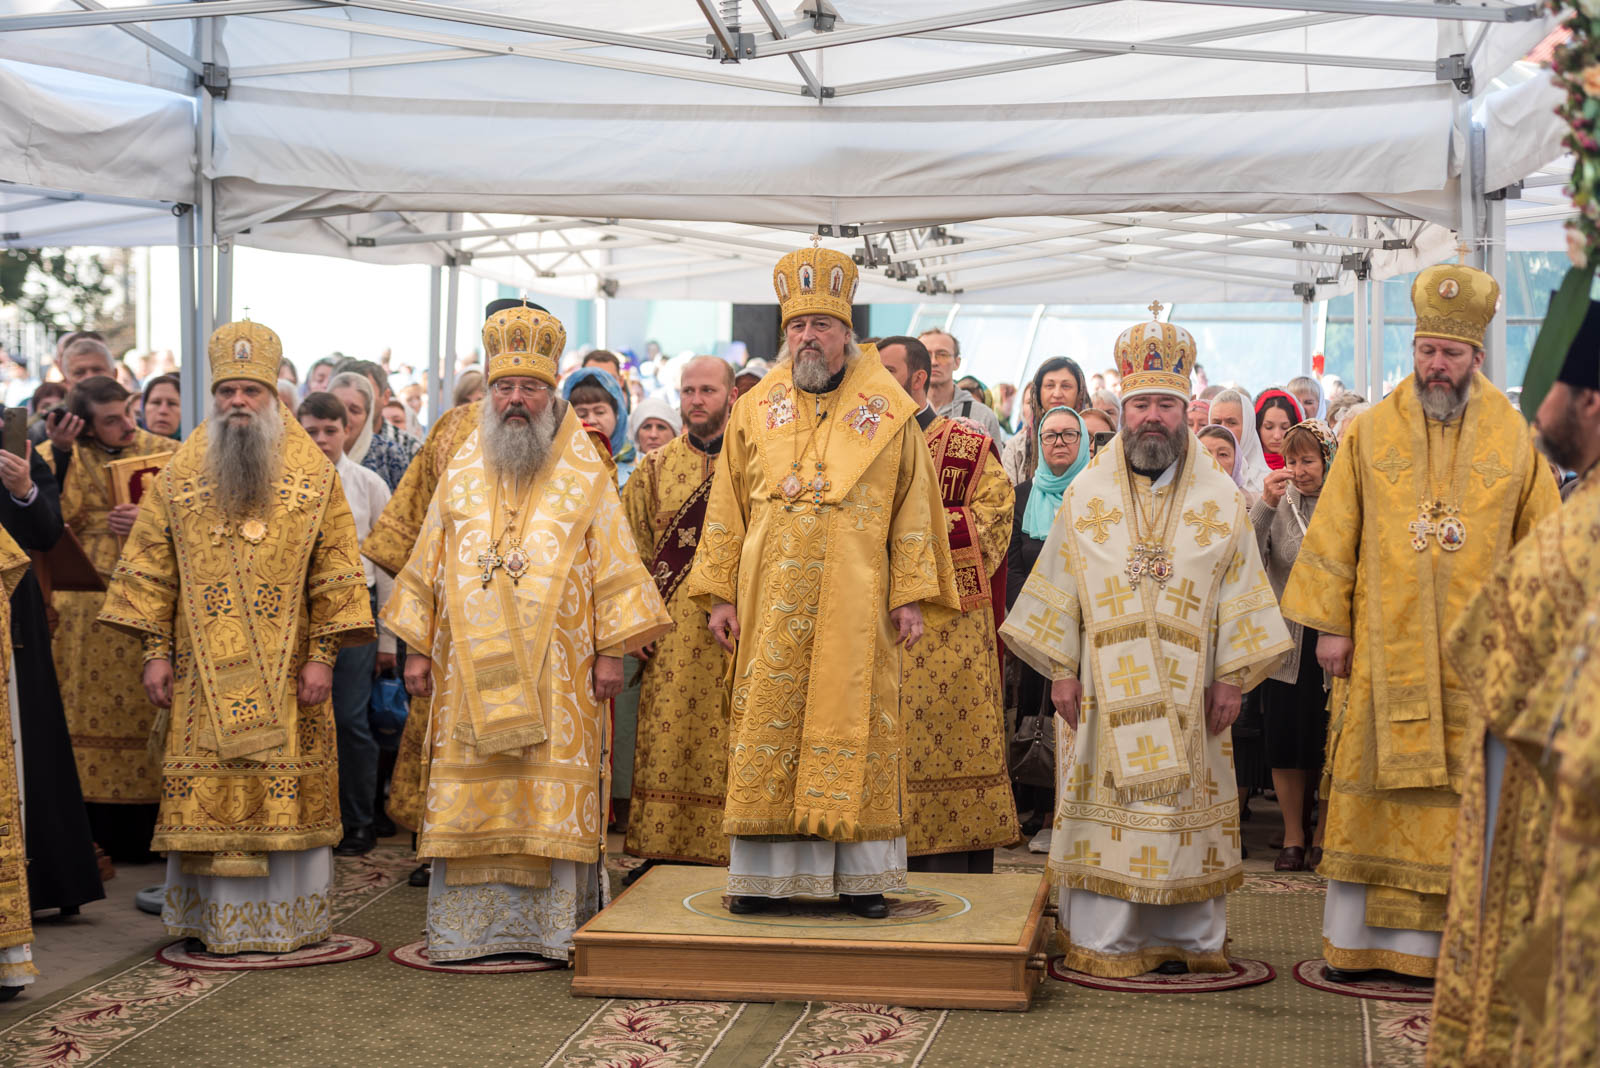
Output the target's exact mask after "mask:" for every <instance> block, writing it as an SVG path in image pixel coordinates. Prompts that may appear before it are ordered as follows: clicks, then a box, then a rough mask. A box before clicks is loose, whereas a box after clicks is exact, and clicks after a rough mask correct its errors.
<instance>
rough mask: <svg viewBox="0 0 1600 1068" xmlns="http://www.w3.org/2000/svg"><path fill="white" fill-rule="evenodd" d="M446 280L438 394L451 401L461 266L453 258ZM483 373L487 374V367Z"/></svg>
mask: <svg viewBox="0 0 1600 1068" xmlns="http://www.w3.org/2000/svg"><path fill="white" fill-rule="evenodd" d="M447 278H448V280H449V284H448V285H447V286H446V287H445V294H446V295H445V305H444V367H443V372H444V373H443V374H442V375H440V385H439V392H440V393H441V394H442V395H443V396H444V397H445V398H446V399H447V400H453V399H454V394H455V389H456V319H457V318H458V313H459V312H460V304H461V265H460V264H459V263H457V262H456V259H455V257H454V256H452V257H451V258H450V266H449V268H448V271H447ZM484 371H485V373H487V371H488V366H487V365H485V367H484Z"/></svg>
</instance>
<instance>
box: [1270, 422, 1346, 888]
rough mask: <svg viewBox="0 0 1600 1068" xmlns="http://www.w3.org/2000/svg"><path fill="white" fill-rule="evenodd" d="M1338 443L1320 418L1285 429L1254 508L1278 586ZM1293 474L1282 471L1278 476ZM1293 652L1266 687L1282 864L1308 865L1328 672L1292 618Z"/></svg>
mask: <svg viewBox="0 0 1600 1068" xmlns="http://www.w3.org/2000/svg"><path fill="white" fill-rule="evenodd" d="M1335 448H1336V445H1335V442H1334V437H1333V431H1331V430H1329V429H1328V428H1327V426H1326V425H1325V424H1324V423H1322V422H1321V421H1320V420H1316V419H1313V420H1310V421H1308V422H1304V423H1297V424H1296V425H1295V426H1293V427H1291V428H1290V429H1289V431H1288V432H1287V433H1286V434H1285V435H1284V437H1283V444H1282V456H1283V460H1284V468H1283V471H1279V472H1274V477H1272V478H1269V479H1268V480H1267V482H1266V485H1265V487H1264V488H1263V489H1262V492H1261V499H1260V500H1259V501H1257V502H1256V503H1255V506H1254V507H1252V508H1251V509H1250V523H1251V525H1252V526H1254V527H1255V532H1256V541H1257V543H1258V544H1259V545H1260V548H1261V562H1262V563H1263V564H1265V565H1266V568H1267V580H1268V581H1269V582H1271V583H1272V592H1273V593H1274V594H1275V595H1277V596H1278V597H1280V598H1281V597H1282V596H1283V588H1284V586H1285V585H1286V584H1287V583H1288V581H1289V572H1290V571H1292V570H1294V561H1295V557H1296V556H1298V555H1299V553H1300V541H1301V539H1302V538H1304V537H1305V533H1306V528H1307V527H1308V526H1310V524H1311V515H1312V513H1313V512H1314V511H1315V510H1316V507H1317V496H1318V495H1319V494H1320V493H1321V492H1322V483H1323V480H1324V479H1326V478H1327V476H1328V467H1329V465H1330V464H1331V463H1332V462H1333V453H1334V450H1335ZM1285 475H1286V476H1287V477H1279V476H1285ZM1289 635H1290V637H1291V638H1293V639H1294V642H1295V652H1294V655H1293V656H1291V657H1289V658H1287V659H1286V660H1285V661H1284V662H1283V664H1282V665H1280V666H1279V668H1278V670H1277V671H1276V672H1274V673H1273V674H1272V675H1271V676H1270V677H1269V678H1268V679H1267V681H1266V682H1264V683H1262V684H1261V688H1260V690H1259V694H1260V700H1261V717H1262V723H1263V729H1264V731H1265V738H1266V756H1267V762H1268V764H1270V765H1271V767H1272V786H1273V789H1274V790H1276V791H1277V794H1278V805H1279V807H1280V808H1282V810H1283V851H1282V852H1280V853H1279V854H1278V860H1277V863H1276V864H1275V865H1274V867H1275V868H1276V869H1277V870H1278V871H1303V870H1305V869H1306V868H1313V867H1315V866H1316V864H1317V862H1318V861H1319V860H1320V859H1321V857H1320V855H1319V851H1318V850H1315V849H1312V850H1310V851H1309V852H1308V848H1307V846H1308V842H1307V830H1308V828H1309V827H1310V824H1311V804H1312V799H1313V797H1314V796H1315V792H1316V784H1317V780H1318V779H1319V778H1320V777H1321V774H1322V758H1323V750H1324V746H1325V745H1326V742H1327V736H1328V702H1327V695H1326V693H1325V692H1324V690H1325V682H1326V678H1325V676H1324V675H1323V672H1322V668H1321V666H1319V665H1318V663H1317V632H1316V631H1314V630H1312V629H1311V628H1310V627H1302V626H1301V625H1300V624H1298V623H1290V624H1289Z"/></svg>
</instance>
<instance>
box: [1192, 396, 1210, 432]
mask: <svg viewBox="0 0 1600 1068" xmlns="http://www.w3.org/2000/svg"><path fill="white" fill-rule="evenodd" d="M1209 422H1211V402H1210V401H1208V400H1204V399H1202V398H1200V397H1196V398H1195V399H1194V400H1192V401H1190V402H1189V429H1190V430H1192V431H1194V432H1195V433H1196V434H1198V433H1200V428H1201V427H1203V426H1205V425H1206V424H1207V423H1209Z"/></svg>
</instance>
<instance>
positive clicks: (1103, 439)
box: [1093, 430, 1117, 452]
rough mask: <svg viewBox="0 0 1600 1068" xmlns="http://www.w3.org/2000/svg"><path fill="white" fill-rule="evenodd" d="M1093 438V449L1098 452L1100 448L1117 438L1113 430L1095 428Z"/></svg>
mask: <svg viewBox="0 0 1600 1068" xmlns="http://www.w3.org/2000/svg"><path fill="white" fill-rule="evenodd" d="M1093 440H1094V451H1095V452H1099V451H1100V450H1101V449H1103V448H1105V447H1106V446H1107V445H1110V444H1111V443H1112V442H1113V441H1115V440H1117V432H1116V431H1115V430H1096V431H1095V432H1094V439H1093Z"/></svg>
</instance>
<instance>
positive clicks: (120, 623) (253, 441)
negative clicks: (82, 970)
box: [100, 321, 373, 953]
mask: <svg viewBox="0 0 1600 1068" xmlns="http://www.w3.org/2000/svg"><path fill="white" fill-rule="evenodd" d="M208 349H209V356H210V360H211V381H212V387H211V390H212V397H213V410H212V414H211V416H210V418H209V419H207V420H206V422H205V423H204V425H202V426H200V427H197V428H196V429H195V431H194V432H193V433H192V434H190V435H189V439H188V440H187V441H185V442H184V443H183V445H182V446H181V447H180V448H179V449H178V452H177V455H175V456H174V457H173V458H172V460H171V461H170V462H168V464H167V465H166V467H165V468H163V469H162V471H161V474H160V475H158V476H157V477H156V479H155V481H154V483H153V484H152V486H151V487H150V488H149V489H148V490H147V491H146V493H145V496H144V500H143V502H142V503H141V504H140V507H139V517H138V519H136V520H135V521H134V524H133V531H132V532H131V533H130V534H129V535H128V541H127V544H126V546H125V547H124V548H123V552H122V559H121V560H120V561H119V562H118V563H117V570H116V572H115V574H114V575H113V577H112V580H111V588H110V590H109V591H108V592H107V594H106V603H105V607H104V609H103V610H102V611H101V613H100V620H101V622H103V623H106V624H108V625H110V626H113V627H116V628H117V629H119V630H122V631H126V632H128V633H130V634H134V635H137V636H139V637H140V638H141V639H142V640H143V642H144V658H145V665H144V687H145V692H146V693H147V694H148V695H149V697H150V700H151V701H152V702H153V703H154V704H155V705H156V706H157V707H158V708H162V709H164V710H169V711H167V712H165V713H164V714H163V716H162V720H161V722H158V723H157V725H156V728H155V730H154V732H153V735H152V742H153V743H154V744H157V745H159V746H161V751H162V754H163V760H162V779H163V786H162V792H161V814H160V817H159V819H158V820H157V822H156V833H155V841H154V843H153V848H155V849H157V850H161V851H165V852H166V853H167V884H166V899H165V904H164V906H163V908H162V913H161V919H162V922H163V923H165V924H166V926H167V930H168V931H169V932H171V933H173V934H177V935H186V936H188V937H190V938H192V939H197V940H198V941H199V942H201V943H203V944H204V947H205V948H206V949H207V950H209V951H211V952H213V953H235V952H239V951H243V950H253V951H258V952H267V953H284V952H288V951H290V950H293V949H297V948H299V947H300V946H304V945H309V944H311V943H313V942H318V941H320V940H322V939H323V938H325V937H327V936H328V934H329V933H330V919H329V911H328V888H329V882H330V879H331V877H332V874H333V856H332V849H331V848H330V847H332V846H333V844H334V843H336V842H338V841H339V839H340V837H342V834H343V828H342V825H341V823H340V819H339V791H338V762H337V757H336V754H335V748H334V745H335V743H334V722H333V706H332V703H331V702H330V701H329V694H330V691H331V687H332V681H333V662H334V659H335V658H336V657H337V656H338V653H339V649H340V648H341V647H342V646H344V645H346V644H363V643H365V642H369V641H371V640H372V639H373V625H372V608H371V605H370V604H369V603H368V598H367V580H366V574H365V572H364V571H363V570H362V567H361V558H360V556H359V553H358V549H357V543H356V531H355V523H354V521H353V520H352V519H351V517H350V506H349V505H348V504H346V503H345V498H344V492H343V490H342V489H341V488H340V485H339V477H338V475H337V474H336V473H335V471H334V468H333V465H332V464H331V463H329V462H328V458H327V457H325V456H323V455H322V453H321V451H320V450H318V448H317V447H316V445H315V444H313V443H312V441H311V438H310V437H308V436H307V435H306V432H305V431H304V430H302V429H301V428H300V424H299V423H298V422H296V421H295V419H294V416H293V414H292V413H290V412H289V411H288V409H286V408H284V407H283V406H282V404H281V403H280V402H279V400H278V397H277V390H276V385H277V376H278V361H279V360H280V359H281V357H282V355H283V349H282V345H281V344H280V343H279V341H278V337H277V335H276V334H274V333H273V332H272V331H271V330H268V329H267V328H266V327H264V326H261V325H260V324H258V323H252V322H248V321H244V322H236V323H228V324H226V325H224V326H221V327H218V328H217V330H216V332H215V333H213V334H212V335H211V341H210V345H209V346H208Z"/></svg>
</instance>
